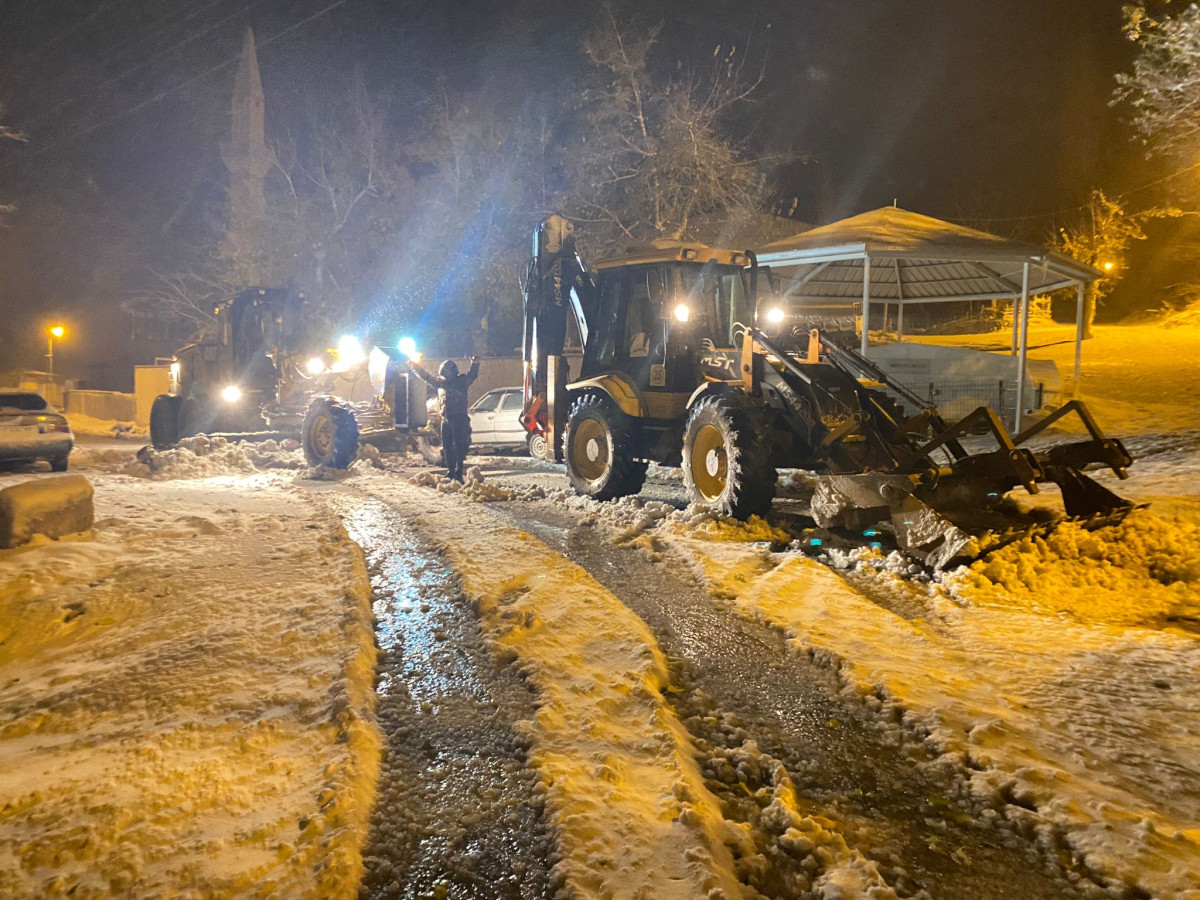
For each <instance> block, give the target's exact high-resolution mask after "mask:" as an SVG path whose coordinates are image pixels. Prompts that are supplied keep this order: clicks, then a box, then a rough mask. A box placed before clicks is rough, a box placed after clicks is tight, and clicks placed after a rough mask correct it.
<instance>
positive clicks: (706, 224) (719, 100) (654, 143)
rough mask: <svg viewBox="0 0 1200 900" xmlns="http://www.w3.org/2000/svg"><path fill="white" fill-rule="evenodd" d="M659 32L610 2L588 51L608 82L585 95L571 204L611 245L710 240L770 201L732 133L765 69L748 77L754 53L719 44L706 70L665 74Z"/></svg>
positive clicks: (758, 170) (754, 165) (757, 172)
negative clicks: (658, 67)
mask: <svg viewBox="0 0 1200 900" xmlns="http://www.w3.org/2000/svg"><path fill="white" fill-rule="evenodd" d="M657 36H658V29H657V28H639V29H637V30H636V31H635V29H634V28H632V27H625V26H623V25H622V24H621V23H619V22H618V21H617V18H616V15H615V14H614V12H613V10H612V8H611V7H606V8H605V9H604V12H603V21H602V24H601V27H600V28H599V29H598V30H597V31H596V32H595V33H594V34H592V35H591V37H590V38H589V39H588V40H587V42H586V44H585V47H584V50H585V52H586V53H587V56H588V58H589V59H590V60H591V61H592V63H593V64H594V65H595V66H596V67H597V69H598V70H600V71H601V72H602V73H604V80H603V83H602V84H601V85H600V86H599V87H597V88H595V89H593V90H590V91H588V92H586V93H585V95H584V97H583V104H584V110H585V112H584V116H585V121H584V131H585V139H584V141H582V142H581V143H580V144H579V146H578V147H576V148H574V150H573V153H574V156H575V158H574V161H573V165H572V166H571V169H572V172H573V183H572V185H571V188H570V200H571V202H572V205H573V207H574V210H573V211H574V212H575V213H576V218H578V219H581V220H583V221H585V222H590V223H592V224H593V225H594V226H595V227H596V230H598V231H599V232H600V235H601V237H602V239H607V240H606V242H607V243H609V244H615V243H622V242H623V243H629V242H642V241H647V240H651V239H653V238H659V237H663V238H673V239H676V240H678V239H684V238H696V237H700V236H707V235H708V234H711V233H712V232H713V231H714V229H716V228H720V227H722V226H724V225H725V224H726V223H727V222H728V220H729V219H730V218H735V217H737V216H740V215H745V214H747V213H749V212H751V211H754V210H757V209H758V207H759V206H760V205H761V202H762V198H763V177H762V172H761V166H760V164H759V163H758V162H757V161H756V160H754V159H750V158H748V157H747V156H746V154H745V152H744V148H743V147H742V146H741V144H739V142H737V141H735V140H732V139H730V138H729V137H728V136H727V134H726V131H725V129H726V127H727V124H728V119H729V117H730V114H731V113H732V112H733V111H734V110H735V109H736V108H737V107H739V106H741V105H742V104H745V103H747V102H748V101H749V99H750V96H751V94H752V93H753V91H754V90H755V88H756V87H757V85H758V83H759V80H761V75H760V76H759V78H756V79H755V80H754V81H751V82H749V83H748V82H747V81H746V80H745V78H744V77H743V75H744V71H743V70H744V67H745V62H744V59H745V55H744V54H739V52H738V50H737V48H736V47H728V48H726V47H721V46H718V47H717V48H716V49H715V50H714V52H713V56H712V61H711V63H710V64H709V66H708V67H707V68H706V69H705V70H704V71H703V72H699V71H695V72H685V73H683V74H676V75H675V76H673V77H663V76H659V75H657V74H656V73H655V72H654V71H653V70H652V67H651V51H652V50H653V48H654V46H655V42H656V39H657Z"/></svg>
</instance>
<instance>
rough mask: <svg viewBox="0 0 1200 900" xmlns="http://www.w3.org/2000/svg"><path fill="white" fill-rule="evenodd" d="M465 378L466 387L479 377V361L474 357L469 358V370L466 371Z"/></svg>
mask: <svg viewBox="0 0 1200 900" xmlns="http://www.w3.org/2000/svg"><path fill="white" fill-rule="evenodd" d="M465 377H466V379H467V382H466V383H467V384H468V385H470V384H472V383H473V382H474V381H475V379H476V378H478V377H479V360H478V359H477V358H476V357H474V356H472V357H471V368H469V369H468V370H467V374H466V376H465Z"/></svg>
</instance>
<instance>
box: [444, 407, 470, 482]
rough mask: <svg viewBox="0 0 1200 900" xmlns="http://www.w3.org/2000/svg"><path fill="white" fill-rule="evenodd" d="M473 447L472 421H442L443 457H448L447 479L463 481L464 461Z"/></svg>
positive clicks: (463, 418) (463, 419)
mask: <svg viewBox="0 0 1200 900" xmlns="http://www.w3.org/2000/svg"><path fill="white" fill-rule="evenodd" d="M470 447H471V420H470V419H468V418H467V417H466V416H463V417H462V418H458V417H455V418H453V419H442V455H443V456H445V457H446V477H447V478H453V479H454V480H455V481H462V479H463V460H464V459H466V458H467V450H469V449H470Z"/></svg>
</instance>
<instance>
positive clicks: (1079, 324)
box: [1071, 281, 1087, 400]
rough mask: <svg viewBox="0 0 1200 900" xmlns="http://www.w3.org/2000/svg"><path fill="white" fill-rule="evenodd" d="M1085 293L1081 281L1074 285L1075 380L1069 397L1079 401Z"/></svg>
mask: <svg viewBox="0 0 1200 900" xmlns="http://www.w3.org/2000/svg"><path fill="white" fill-rule="evenodd" d="M1086 291H1087V288H1086V287H1085V285H1084V283H1083V282H1082V281H1081V282H1079V284H1078V285H1076V294H1075V297H1076V300H1075V378H1074V380H1073V381H1072V382H1071V396H1072V397H1073V398H1074V399H1076V400H1078V399H1079V367H1080V363H1081V362H1082V360H1083V296H1084V293H1085V292H1086Z"/></svg>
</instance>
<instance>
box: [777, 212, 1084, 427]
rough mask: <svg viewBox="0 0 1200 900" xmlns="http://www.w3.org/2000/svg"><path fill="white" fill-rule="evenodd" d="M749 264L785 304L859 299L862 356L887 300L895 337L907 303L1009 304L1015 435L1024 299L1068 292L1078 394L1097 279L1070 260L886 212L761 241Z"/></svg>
mask: <svg viewBox="0 0 1200 900" xmlns="http://www.w3.org/2000/svg"><path fill="white" fill-rule="evenodd" d="M758 261H759V263H760V264H763V265H769V266H770V267H771V269H772V270H773V271H774V272H776V273H779V274H780V275H781V276H782V288H783V293H784V296H785V298H786V299H787V301H788V304H789V306H791V305H796V306H800V307H803V306H804V305H806V304H808V305H828V304H830V303H837V302H839V301H840V302H843V303H846V304H847V305H848V304H851V303H861V304H862V347H861V351H862V353H863V355H864V356H865V355H867V352H868V347H867V335H868V332H869V331H870V322H871V304H872V303H875V304H884V309H885V311H886V308H887V304H895V305H896V321H897V327H896V330H897V333H898V335H899V338H900V340H903V338H904V308H905V307H906V306H910V305H912V304H925V303H949V302H953V301H962V300H1002V301H1010V302H1012V303H1013V338H1012V353H1013V355H1014V356H1016V357H1017V358H1018V362H1017V368H1018V373H1019V374H1018V378H1017V421H1016V425H1017V430H1018V431H1020V420H1021V407H1022V391H1023V388H1024V383H1025V374H1026V356H1027V354H1028V350H1029V298H1030V297H1031V296H1035V295H1037V294H1046V293H1049V292H1050V291H1056V290H1060V289H1062V288H1069V287H1072V286H1074V287H1075V289H1076V296H1077V309H1076V314H1075V381H1074V383H1075V389H1076V390H1078V385H1079V369H1080V361H1081V357H1082V340H1083V311H1084V292H1085V289H1086V287H1087V285H1088V284H1090V283H1091V282H1093V281H1095V280H1096V279H1097V278H1100V277H1101V273H1100V272H1098V271H1096V270H1095V269H1093V268H1092V267H1091V266H1087V265H1084V264H1083V263H1080V262H1077V261H1076V260H1073V259H1071V258H1070V257H1069V256H1065V255H1063V254H1061V253H1057V252H1055V251H1053V250H1047V249H1046V248H1044V247H1039V246H1037V245H1036V244H1027V243H1024V242H1022V241H1013V240H1008V239H1006V238H1001V237H997V236H996V235H993V234H988V233H987V232H985V231H976V230H975V229H973V228H966V227H964V226H962V225H955V224H953V223H952V222H945V221H942V220H941V219H934V218H930V217H929V216H923V215H920V214H919V213H914V212H909V211H908V210H905V209H899V208H898V207H894V206H887V207H884V208H882V209H876V210H872V211H871V212H865V213H862V214H861V215H857V216H853V217H851V218H849V219H843V220H841V221H839V222H833V223H832V224H829V225H823V226H821V227H820V228H814V229H812V230H811V231H805V232H802V233H801V234H797V235H795V236H793V237H790V238H784V239H783V240H779V241H775V242H773V243H770V244H767V245H766V246H764V247H761V248H759V251H758Z"/></svg>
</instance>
